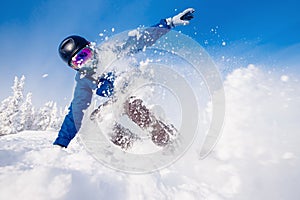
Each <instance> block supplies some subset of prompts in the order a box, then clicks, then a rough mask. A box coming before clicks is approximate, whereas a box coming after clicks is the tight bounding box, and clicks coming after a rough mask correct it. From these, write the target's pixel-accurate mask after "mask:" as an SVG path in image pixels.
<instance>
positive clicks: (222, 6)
mask: <svg viewBox="0 0 300 200" xmlns="http://www.w3.org/2000/svg"><path fill="white" fill-rule="evenodd" d="M188 7H193V8H195V9H196V13H195V19H194V20H193V21H192V23H191V25H189V26H186V27H178V28H177V29H176V30H178V31H182V33H184V34H186V35H189V36H191V37H192V38H193V39H195V40H196V41H198V42H199V43H200V44H201V45H203V46H204V47H205V48H206V49H207V51H208V52H209V53H210V54H211V55H212V57H213V58H214V59H215V60H216V62H218V60H219V59H220V57H221V56H225V57H231V58H235V59H237V60H239V61H238V65H247V64H250V63H253V64H264V65H267V66H269V67H277V68H281V67H282V68H286V67H289V68H290V69H291V68H292V69H296V68H300V67H299V64H298V63H299V61H300V59H299V58H298V55H299V54H300V28H299V27H300V14H298V13H299V11H298V9H299V8H300V3H299V1H296V0H286V1H271V0H260V1H259V0H251V1H250V0H244V1H238V0H227V1H223V0H206V1H205V0H188V1H174V0H164V1H161V0H160V1H159V0H127V1H124V0H114V1H109V0H85V1H76V0H72V1H71V0H64V1H62V0H40V1H34V0H27V1H21V0H10V1H4V2H2V3H1V7H0V41H1V42H0V44H1V45H2V46H1V47H2V48H0V55H1V63H0V69H1V71H2V78H1V79H0V91H1V93H0V100H2V99H4V98H5V97H7V96H9V95H10V93H11V89H10V87H11V86H12V84H13V79H14V76H21V75H25V76H26V79H27V80H26V85H25V87H26V91H31V92H33V102H34V104H38V105H41V104H43V103H45V101H47V100H54V101H57V102H58V103H59V104H60V105H64V104H68V103H69V101H70V99H71V97H72V91H73V86H74V75H75V72H74V71H73V70H71V69H70V68H68V67H66V65H65V64H64V63H63V62H62V61H61V60H60V58H59V56H58V53H57V47H58V44H59V43H60V41H61V40H62V39H63V38H64V37H66V36H68V35H70V34H79V35H83V36H85V37H86V38H87V39H89V40H91V41H98V40H100V37H99V35H98V34H99V33H100V32H103V31H104V30H107V31H108V32H111V30H112V28H114V29H115V31H114V33H119V32H122V31H125V30H128V29H133V28H135V27H137V26H139V25H146V26H147V25H149V26H150V25H152V24H155V23H156V22H158V21H159V20H160V19H161V18H165V17H169V16H172V15H174V14H176V13H177V12H178V11H181V10H184V9H185V8H188ZM222 42H226V45H225V46H224V45H222ZM223 44H224V43H223ZM239 58H242V59H239ZM241 60H242V62H240V61H241ZM233 63H234V62H232V63H227V64H228V65H233ZM235 64H236V62H235ZM225 65H226V64H225ZM228 67H230V66H228ZM296 71H299V70H296ZM45 74H47V75H48V76H47V77H43V75H45Z"/></svg>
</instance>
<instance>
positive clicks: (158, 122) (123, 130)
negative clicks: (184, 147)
mask: <svg viewBox="0 0 300 200" xmlns="http://www.w3.org/2000/svg"><path fill="white" fill-rule="evenodd" d="M115 102H116V101H115V100H113V99H111V100H108V101H106V102H105V103H103V104H101V105H100V106H99V107H98V108H96V109H95V110H94V111H93V112H92V113H91V115H90V120H92V121H96V120H100V121H102V120H104V117H105V116H103V112H102V111H103V110H104V109H105V107H107V106H114V103H115ZM124 117H125V118H127V119H128V120H129V122H128V120H127V121H126V122H125V123H124V121H123V122H122V120H119V119H118V118H124ZM110 123H111V122H110ZM112 123H113V124H112V128H111V130H110V133H109V136H110V141H111V142H112V143H113V144H115V145H117V146H119V147H121V148H122V149H124V150H126V149H129V148H131V147H132V146H133V145H134V142H136V141H137V140H143V139H145V138H147V139H151V141H152V142H153V143H154V144H155V145H157V146H158V147H166V146H168V145H171V144H172V143H173V142H174V141H175V140H176V138H177V137H178V131H177V129H176V128H175V126H174V125H173V124H171V123H168V122H166V120H162V119H160V118H159V117H157V116H155V114H154V112H152V111H151V109H149V108H147V106H146V104H145V103H144V102H143V100H142V99H140V98H137V97H135V96H131V97H130V98H128V99H127V100H126V101H125V102H124V103H123V108H122V112H121V113H120V116H119V117H117V118H116V119H115V120H114V121H113V122H112ZM132 124H135V127H134V126H133V125H132ZM136 127H137V128H136Z"/></svg>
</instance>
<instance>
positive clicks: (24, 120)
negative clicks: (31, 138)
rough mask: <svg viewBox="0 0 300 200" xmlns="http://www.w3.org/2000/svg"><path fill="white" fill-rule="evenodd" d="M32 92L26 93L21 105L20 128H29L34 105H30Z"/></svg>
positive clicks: (31, 122) (32, 117)
mask: <svg viewBox="0 0 300 200" xmlns="http://www.w3.org/2000/svg"><path fill="white" fill-rule="evenodd" d="M31 99H32V93H28V94H27V95H26V100H25V102H24V103H23V104H22V106H21V116H20V120H21V121H20V124H21V125H22V130H31V128H32V124H33V119H34V107H33V106H32V102H31Z"/></svg>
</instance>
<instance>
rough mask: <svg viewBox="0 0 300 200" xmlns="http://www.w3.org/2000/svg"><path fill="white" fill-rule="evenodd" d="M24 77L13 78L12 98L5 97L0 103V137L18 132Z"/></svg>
mask: <svg viewBox="0 0 300 200" xmlns="http://www.w3.org/2000/svg"><path fill="white" fill-rule="evenodd" d="M24 84H25V76H22V77H21V78H20V79H18V77H15V80H14V85H13V87H12V90H13V94H12V96H9V97H7V98H6V99H4V100H3V101H2V102H1V106H0V135H6V134H12V133H16V132H18V131H19V129H20V127H21V125H20V123H19V122H20V120H19V118H20V114H21V111H20V108H21V105H22V104H23V101H24V97H23V92H24Z"/></svg>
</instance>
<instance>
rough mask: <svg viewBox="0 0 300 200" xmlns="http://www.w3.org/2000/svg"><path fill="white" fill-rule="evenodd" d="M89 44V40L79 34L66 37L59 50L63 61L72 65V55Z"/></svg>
mask: <svg viewBox="0 0 300 200" xmlns="http://www.w3.org/2000/svg"><path fill="white" fill-rule="evenodd" d="M89 44H90V42H88V41H87V40H86V39H84V38H83V37H80V36H78V35H71V36H69V37H67V38H65V39H64V40H63V41H62V42H61V43H60V45H59V47H58V52H59V55H60V57H61V58H62V59H63V61H65V62H66V63H68V65H69V66H70V62H71V59H72V57H73V56H74V55H75V54H76V53H78V52H79V51H80V50H81V49H83V48H84V47H86V46H87V45H89Z"/></svg>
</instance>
